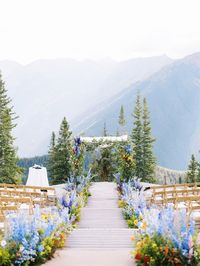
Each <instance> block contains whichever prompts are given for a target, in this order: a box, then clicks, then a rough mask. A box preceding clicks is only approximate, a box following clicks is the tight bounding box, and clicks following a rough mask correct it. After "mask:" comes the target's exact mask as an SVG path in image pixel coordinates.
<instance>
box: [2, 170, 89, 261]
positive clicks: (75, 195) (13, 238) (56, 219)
mask: <svg viewBox="0 0 200 266" xmlns="http://www.w3.org/2000/svg"><path fill="white" fill-rule="evenodd" d="M90 182H91V173H90V171H89V173H88V175H87V176H86V177H84V176H82V177H77V178H70V180H69V181H68V182H67V184H66V185H65V190H64V191H65V194H64V195H63V196H62V197H61V198H60V200H59V201H58V205H57V206H54V207H48V208H44V209H41V208H40V207H39V206H38V207H36V208H35V209H34V213H33V215H29V214H28V213H25V212H24V211H20V212H18V213H10V214H8V215H7V219H6V227H5V230H4V232H2V233H0V265H1V266H14V265H19V266H28V265H41V263H44V262H45V261H46V260H48V259H50V258H51V257H52V256H53V254H54V252H55V251H56V249H57V248H62V247H63V246H64V244H65V240H66V237H67V234H68V233H70V232H71V230H73V228H74V226H75V222H76V221H78V220H79V219H80V210H81V207H83V206H84V205H85V204H86V202H87V198H88V196H89V195H90V194H89V186H90Z"/></svg>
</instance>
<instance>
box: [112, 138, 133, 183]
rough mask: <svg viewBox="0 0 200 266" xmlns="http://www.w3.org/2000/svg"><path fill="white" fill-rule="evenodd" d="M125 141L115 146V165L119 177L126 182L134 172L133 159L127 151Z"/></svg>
mask: <svg viewBox="0 0 200 266" xmlns="http://www.w3.org/2000/svg"><path fill="white" fill-rule="evenodd" d="M128 146H130V145H127V144H126V145H125V143H119V144H117V147H116V165H117V169H118V170H117V172H118V173H119V174H120V179H121V181H123V182H128V180H129V179H130V178H132V177H133V176H134V173H135V160H134V159H133V156H132V154H131V153H130V152H128V151H127V149H126V148H127V147H128Z"/></svg>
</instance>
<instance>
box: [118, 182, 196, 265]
mask: <svg viewBox="0 0 200 266" xmlns="http://www.w3.org/2000/svg"><path fill="white" fill-rule="evenodd" d="M117 180H118V181H119V178H117ZM118 188H119V191H121V193H120V201H119V205H120V206H121V207H122V208H123V213H124V217H125V219H126V220H127V223H128V225H129V227H131V228H137V229H138V230H136V231H135V236H133V238H132V240H133V243H134V250H133V252H132V256H133V257H134V258H135V261H136V264H137V265H138V266H147V265H150V266H162V265H165V266H173V265H176V266H186V265H191V266H198V265H200V241H199V240H200V239H199V236H198V234H197V232H196V230H195V227H194V225H195V224H194V221H193V220H192V219H189V220H188V215H187V213H186V209H182V210H175V209H174V208H173V206H170V205H169V206H167V207H163V208H160V209H159V208H158V207H156V206H147V204H146V201H145V192H144V189H142V188H141V184H140V182H138V180H136V179H135V180H132V181H129V182H128V183H121V182H118Z"/></svg>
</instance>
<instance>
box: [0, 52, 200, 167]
mask: <svg viewBox="0 0 200 266" xmlns="http://www.w3.org/2000/svg"><path fill="white" fill-rule="evenodd" d="M0 69H1V70H2V74H3V78H4V80H5V81H6V88H7V89H8V94H9V96H10V97H11V98H12V103H13V105H14V110H15V111H16V114H17V115H19V119H18V121H17V123H18V125H17V127H16V129H15V131H14V134H15V136H16V145H17V146H18V148H19V150H18V153H19V156H20V157H25V156H26V157H30V156H34V155H41V154H45V153H46V152H47V150H48V144H49V139H50V135H51V132H52V131H53V130H54V131H58V129H59V124H60V122H61V120H62V118H63V117H64V116H66V117H67V119H68V120H69V122H70V124H71V127H72V129H73V132H74V134H80V133H84V135H86V136H100V135H102V132H103V125H104V123H105V122H106V126H107V130H108V132H109V134H112V135H115V134H116V131H117V130H118V115H119V110H120V106H121V105H123V106H124V110H125V116H126V128H125V130H126V131H127V132H129V133H130V132H131V129H132V125H133V118H132V115H131V114H132V112H133V110H134V103H135V97H136V94H137V92H138V91H139V92H140V94H141V96H145V97H146V98H147V100H148V105H149V110H150V113H151V122H152V131H153V135H154V137H155V138H156V142H155V147H154V148H155V154H156V156H157V159H158V163H159V164H160V165H162V166H164V167H168V168H173V169H178V170H181V169H185V168H186V167H187V164H188V161H189V159H190V156H191V154H192V153H194V154H196V155H197V156H198V151H199V149H200V115H199V114H200V53H195V54H192V55H190V56H187V57H185V58H183V59H179V60H172V59H170V58H168V57H167V56H158V57H151V58H138V59H130V60H127V61H122V62H116V61H114V60H111V59H105V60H102V61H98V62H96V61H92V60H84V61H77V60H73V59H52V60H50V59H49V60H38V61H35V62H33V63H31V64H28V65H20V64H18V63H16V62H12V61H0Z"/></svg>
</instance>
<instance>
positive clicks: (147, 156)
mask: <svg viewBox="0 0 200 266" xmlns="http://www.w3.org/2000/svg"><path fill="white" fill-rule="evenodd" d="M142 118H143V136H142V152H143V154H142V156H143V169H142V170H143V171H142V173H141V178H142V180H143V181H148V182H151V183H154V182H155V179H154V174H155V162H156V160H155V157H154V155H153V143H154V141H155V139H154V138H152V135H151V123H150V114H149V111H148V106H147V100H146V98H144V100H143V116H142Z"/></svg>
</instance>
